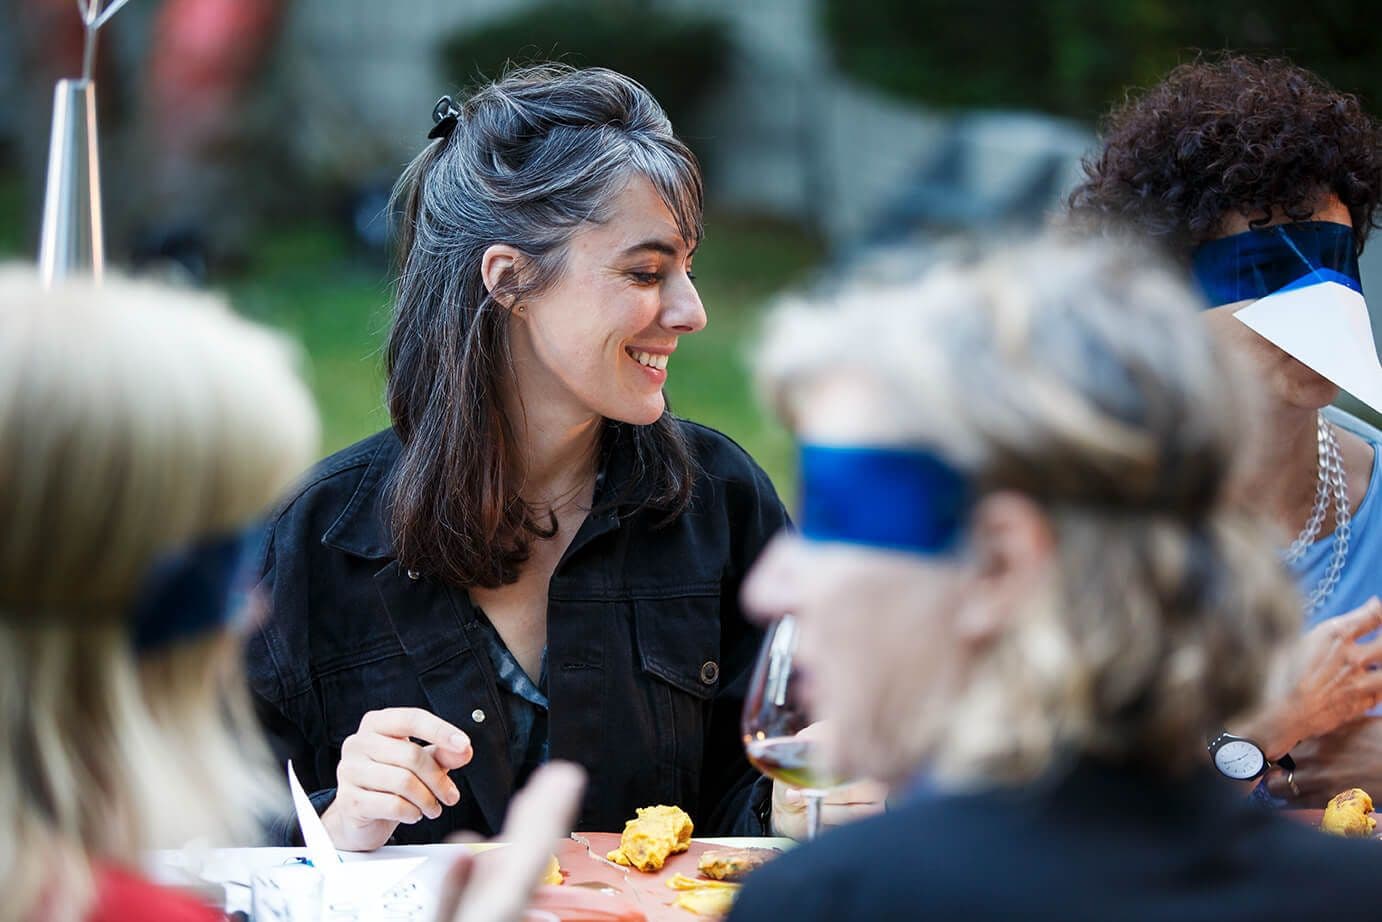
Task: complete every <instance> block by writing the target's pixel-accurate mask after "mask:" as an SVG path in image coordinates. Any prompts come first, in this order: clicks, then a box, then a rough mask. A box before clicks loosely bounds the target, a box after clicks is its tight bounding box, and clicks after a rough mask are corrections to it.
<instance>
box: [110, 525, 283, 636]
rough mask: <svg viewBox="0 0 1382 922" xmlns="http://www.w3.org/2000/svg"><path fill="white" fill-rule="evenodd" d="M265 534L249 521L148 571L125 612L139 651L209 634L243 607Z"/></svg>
mask: <svg viewBox="0 0 1382 922" xmlns="http://www.w3.org/2000/svg"><path fill="white" fill-rule="evenodd" d="M266 537H267V533H266V531H265V529H264V527H263V526H262V525H254V526H251V527H250V528H247V529H245V530H244V531H240V532H237V533H235V534H231V535H224V536H219V537H215V538H208V539H206V540H203V541H199V542H197V543H195V544H192V545H189V546H188V547H186V548H183V549H182V550H179V551H175V552H173V553H171V554H168V555H167V556H165V557H163V558H162V559H160V560H159V561H157V562H156V563H155V564H154V565H153V567H152V568H151V569H150V570H149V574H148V576H146V577H145V579H144V584H143V586H142V587H141V588H140V591H139V595H138V597H137V598H136V600H135V604H134V607H133V609H132V610H131V612H130V618H131V620H130V630H131V632H132V634H133V637H134V646H135V649H136V650H138V651H139V652H140V653H147V652H151V651H155V650H161V649H164V648H165V647H168V646H170V645H172V644H174V643H177V642H179V641H183V640H188V639H191V638H194V637H200V636H202V635H205V634H209V633H210V632H212V631H213V630H215V629H217V628H220V627H223V626H225V625H226V624H229V623H230V622H232V621H234V620H235V619H236V617H237V616H239V615H240V614H241V613H242V612H244V611H245V609H246V606H247V605H248V603H249V596H250V593H251V592H252V591H253V590H254V586H255V582H256V577H257V575H258V568H259V561H260V557H261V555H262V553H263V549H264V542H265V539H266Z"/></svg>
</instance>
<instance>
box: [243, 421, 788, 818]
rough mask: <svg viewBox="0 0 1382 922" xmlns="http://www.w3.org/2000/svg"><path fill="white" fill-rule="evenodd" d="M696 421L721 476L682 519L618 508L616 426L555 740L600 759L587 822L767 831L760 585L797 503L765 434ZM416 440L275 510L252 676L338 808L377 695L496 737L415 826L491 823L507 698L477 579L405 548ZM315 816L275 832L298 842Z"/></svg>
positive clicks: (278, 725)
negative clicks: (656, 812)
mask: <svg viewBox="0 0 1382 922" xmlns="http://www.w3.org/2000/svg"><path fill="white" fill-rule="evenodd" d="M681 425H682V426H683V427H684V429H685V431H686V434H687V438H688V440H689V442H690V444H691V448H692V452H693V454H694V456H695V458H696V460H697V461H698V463H699V465H700V467H701V469H702V471H703V474H702V475H701V476H700V477H699V478H698V480H697V483H696V485H695V492H694V497H693V499H692V502H691V504H690V506H688V507H687V509H686V510H685V511H684V512H682V513H681V514H680V515H679V516H677V517H676V518H675V519H674V520H673V521H671V522H670V523H666V522H665V519H666V513H665V512H659V511H657V510H655V509H643V510H641V511H639V510H636V508H635V505H634V504H633V503H626V504H623V505H615V506H613V507H610V505H609V504H602V502H601V499H602V497H613V496H619V495H621V492H623V491H621V487H622V485H624V484H628V483H631V482H632V480H631V478H632V477H633V473H634V458H633V457H632V454H633V452H632V450H631V449H630V448H629V445H628V439H626V438H620V437H618V435H617V432H618V427H614V428H615V432H616V436H615V437H613V438H610V439H607V440H606V446H607V447H606V450H605V455H604V459H603V462H602V464H603V473H604V476H603V477H602V486H601V489H600V491H599V495H597V497H596V508H597V511H596V512H594V513H592V514H591V515H590V516H588V517H587V519H586V521H585V522H584V523H583V524H582V525H581V527H580V529H579V530H578V532H577V534H576V536H575V538H574V540H573V541H572V543H571V546H570V548H569V549H568V550H567V552H566V555H565V556H564V557H563V558H562V560H561V562H560V563H559V564H558V565H557V568H556V571H555V572H554V573H553V575H552V580H551V584H550V591H549V596H548V598H549V602H548V610H547V664H548V682H549V697H550V699H551V711H550V724H549V739H550V752H551V757H552V758H553V759H567V760H571V761H574V762H578V763H580V764H581V765H583V766H585V768H586V771H587V772H588V773H589V784H588V787H587V791H586V795H585V802H584V804H583V807H582V811H581V814H580V816H579V819H578V822H577V828H578V829H585V830H619V829H622V828H623V825H624V821H625V820H627V819H629V818H631V817H632V816H633V814H634V809H635V808H636V807H642V806H647V805H650V804H659V803H664V804H677V805H680V806H682V807H683V808H685V809H686V810H687V811H688V812H689V813H690V814H691V816H692V818H693V820H694V821H695V824H696V832H697V834H698V835H758V834H763V833H764V832H766V830H765V829H764V826H763V818H764V816H765V813H766V810H765V805H766V801H767V795H768V793H769V790H770V788H769V787H768V786H767V784H765V783H764V782H763V781H762V780H761V779H759V778H758V776H757V775H756V773H755V772H753V770H752V769H751V768H750V767H749V765H748V763H747V761H746V760H745V757H744V752H743V746H742V744H741V741H740V736H739V717H740V710H741V707H742V704H743V698H744V694H745V690H746V686H747V683H748V680H749V674H750V672H751V671H752V668H753V662H754V657H755V654H756V652H757V649H758V644H759V640H760V632H759V631H758V630H756V629H755V628H753V627H751V626H750V625H749V624H748V623H747V622H746V621H745V620H744V617H743V615H742V614H741V612H740V610H739V601H738V596H739V587H740V584H741V583H742V581H743V578H744V574H745V571H746V570H747V568H748V566H749V564H750V563H751V562H752V561H753V559H754V557H755V556H756V555H757V554H758V552H759V551H760V550H761V549H762V548H763V545H764V544H765V543H766V542H767V540H768V539H769V538H770V537H771V536H772V535H773V533H774V532H776V531H777V530H778V529H779V528H781V527H782V526H783V525H784V524H785V523H786V521H787V516H786V512H785V511H784V509H783V507H782V503H781V501H780V500H779V499H778V498H777V494H776V493H775V492H774V490H773V487H772V484H771V483H770V482H769V481H768V478H767V476H766V475H765V474H764V473H763V471H762V470H760V469H759V468H758V466H757V465H756V464H755V463H754V462H753V460H752V459H751V458H750V457H749V456H748V454H747V453H745V452H744V451H743V449H741V448H740V447H739V446H738V445H736V444H734V443H733V442H732V441H731V440H729V439H728V438H726V437H725V436H723V435H721V434H720V433H718V432H715V431H714V430H711V429H707V428H705V427H703V426H699V425H696V424H693V423H688V422H682V423H681ZM399 450H400V444H399V442H398V439H397V437H396V436H395V435H394V434H393V432H392V430H386V431H384V432H381V433H378V434H376V435H374V436H372V437H370V438H368V439H366V440H365V441H363V442H360V443H358V444H356V445H354V446H352V447H350V448H347V449H345V450H343V451H341V452H339V453H337V454H335V455H333V456H331V457H329V458H327V459H326V460H325V461H323V462H322V463H321V464H319V465H318V466H317V467H316V468H315V469H314V470H313V471H311V472H310V473H309V475H308V476H307V478H306V480H305V481H304V483H303V485H302V486H301V487H300V489H299V491H298V492H297V493H296V495H294V496H293V497H291V498H290V499H289V500H288V502H287V503H286V505H285V506H284V507H283V509H282V510H281V511H280V512H279V514H278V515H277V517H276V519H275V520H274V521H273V523H272V529H271V536H270V542H269V546H268V551H267V557H266V560H265V570H264V586H265V588H266V590H267V591H268V592H269V594H270V599H271V614H270V616H269V618H268V619H267V620H266V621H265V623H264V624H263V625H262V627H261V628H260V629H259V630H258V631H257V632H256V633H255V635H254V636H252V638H251V639H250V642H249V648H248V654H247V658H248V671H249V677H250V686H251V689H252V691H253V693H254V698H255V703H256V706H257V708H258V711H259V714H260V719H261V721H262V722H263V725H264V727H265V729H266V731H267V732H268V734H269V738H270V741H271V743H272V745H273V747H274V750H275V752H276V754H277V755H278V756H279V757H280V758H282V759H288V758H291V759H292V760H293V765H294V767H295V769H296V771H297V773H298V777H299V778H300V779H301V780H302V783H303V786H304V787H305V788H306V790H307V791H308V792H313V796H312V799H313V802H314V803H315V804H316V806H317V808H318V809H319V810H321V809H324V808H325V807H326V805H327V804H329V803H330V801H331V798H332V796H333V795H334V785H335V779H336V764H337V762H338V761H339V760H340V755H341V752H340V748H341V743H342V742H343V741H344V740H345V738H346V737H347V736H349V735H350V734H352V733H354V732H355V730H356V728H357V727H358V726H359V724H360V718H361V717H362V716H363V715H364V714H365V712H367V711H370V710H374V709H377V708H385V707H403V706H409V707H419V708H425V709H427V710H429V711H431V712H433V713H435V714H437V715H438V716H440V717H442V718H443V719H445V720H448V721H450V722H451V723H453V724H455V725H456V726H458V727H460V728H461V729H462V730H464V731H465V732H466V733H468V734H470V737H471V740H472V742H473V744H474V750H475V755H474V759H473V760H472V761H471V763H470V764H469V765H467V766H465V767H464V768H461V769H458V770H457V771H455V772H453V773H452V777H453V779H455V780H456V782H457V785H458V786H459V788H460V790H461V800H460V803H459V804H458V805H457V806H455V807H451V808H448V809H445V810H444V811H443V813H442V815H441V816H440V817H439V818H438V819H436V820H428V819H426V818H424V819H423V820H421V821H420V822H418V823H416V824H414V825H411V826H409V825H402V826H400V827H399V828H398V831H397V833H396V835H395V839H394V841H396V842H398V843H400V844H403V843H419V842H437V841H440V840H441V839H442V838H443V837H444V836H446V835H447V834H449V833H451V832H453V831H456V830H461V829H468V830H474V831H477V832H480V833H482V834H487V835H491V834H494V833H495V832H497V831H498V830H499V828H500V824H501V822H502V820H503V816H504V811H505V809H506V808H507V806H508V802H509V798H510V797H511V796H512V794H513V793H514V790H513V788H514V777H513V775H514V772H513V766H511V765H510V764H509V755H508V743H507V740H508V732H507V728H506V727H505V723H506V717H505V712H504V708H503V706H502V704H501V699H500V696H499V693H498V691H497V689H496V686H495V676H494V674H493V669H492V667H491V665H490V663H489V661H488V659H487V658H486V657H485V655H484V653H483V651H482V650H481V649H480V647H479V645H478V640H477V635H476V630H477V628H476V623H477V613H476V611H475V609H474V608H473V607H472V605H471V604H470V601H469V597H468V595H467V594H466V593H465V592H464V591H463V590H458V589H455V588H452V587H449V586H447V585H444V584H442V583H440V582H438V581H435V580H431V579H427V578H419V579H414V578H410V576H409V574H408V573H406V572H405V571H404V570H403V569H402V568H401V567H400V566H399V563H398V561H397V560H396V559H395V558H394V556H393V552H392V550H391V548H390V540H389V535H388V532H387V528H386V526H385V521H386V517H385V514H384V492H385V487H386V483H387V480H388V476H389V474H390V471H391V469H392V467H393V466H394V464H395V463H396V462H397V459H398V454H399ZM635 498H636V497H635ZM602 508H603V509H604V511H600V510H601V509H602ZM294 826H295V824H288V823H284V824H281V825H280V828H279V829H277V830H276V831H275V833H274V838H275V839H276V840H278V841H280V842H283V843H285V844H286V843H287V842H289V841H291V840H292V836H293V834H294V833H295V832H296V830H295V828H293V827H294Z"/></svg>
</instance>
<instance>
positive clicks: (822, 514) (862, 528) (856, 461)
mask: <svg viewBox="0 0 1382 922" xmlns="http://www.w3.org/2000/svg"><path fill="white" fill-rule="evenodd" d="M800 459H801V496H802V501H801V523H800V524H801V534H802V536H803V537H805V538H807V539H809V540H812V541H829V542H842V543H845V544H860V545H864V546H866V547H876V548H883V549H887V550H893V551H903V552H907V553H912V554H921V555H924V556H936V555H941V554H946V553H948V552H950V551H953V550H954V549H955V548H956V547H958V546H959V544H960V541H961V539H962V538H963V535H964V529H965V523H966V522H967V521H968V518H969V511H970V506H971V504H972V501H973V490H972V487H971V485H970V482H969V479H968V478H967V477H966V476H965V475H964V474H963V473H961V472H960V471H958V470H956V469H955V468H953V467H951V466H950V465H949V464H948V463H946V462H945V461H943V460H942V459H940V458H938V457H936V456H935V455H933V454H931V453H929V452H925V451H917V450H910V449H902V448H863V447H843V446H833V445H813V444H809V443H807V444H803V445H802V446H801V453H800Z"/></svg>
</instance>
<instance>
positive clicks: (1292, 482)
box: [1243, 405, 1319, 536]
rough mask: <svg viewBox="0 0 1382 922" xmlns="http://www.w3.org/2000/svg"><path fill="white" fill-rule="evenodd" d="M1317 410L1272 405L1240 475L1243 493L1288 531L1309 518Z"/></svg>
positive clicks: (1292, 532)
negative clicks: (1244, 474)
mask: <svg viewBox="0 0 1382 922" xmlns="http://www.w3.org/2000/svg"><path fill="white" fill-rule="evenodd" d="M1318 418H1319V411H1317V410H1307V409H1302V408H1300V407H1290V406H1282V405H1277V406H1274V407H1273V408H1272V411H1271V412H1270V413H1269V414H1268V415H1267V424H1266V430H1265V432H1264V433H1263V435H1264V436H1265V438H1264V439H1263V440H1262V442H1261V446H1260V448H1259V450H1258V452H1257V455H1256V463H1255V464H1254V465H1253V468H1252V471H1251V472H1250V473H1249V475H1248V476H1247V478H1246V479H1245V481H1244V484H1243V489H1244V495H1245V496H1247V497H1250V498H1251V502H1252V504H1253V505H1254V506H1255V507H1257V508H1259V509H1262V510H1264V511H1265V512H1266V513H1267V514H1268V515H1270V516H1271V518H1272V519H1273V520H1274V521H1275V522H1276V523H1277V524H1278V525H1279V526H1280V527H1281V528H1282V530H1283V531H1284V532H1285V533H1286V534H1287V535H1288V536H1294V535H1295V533H1296V532H1298V531H1300V529H1301V528H1302V527H1303V526H1304V525H1305V523H1306V520H1308V519H1309V518H1310V512H1311V510H1312V509H1313V507H1314V504H1315V492H1316V488H1317V484H1318V478H1319V435H1318V433H1319V429H1318V425H1319V424H1318Z"/></svg>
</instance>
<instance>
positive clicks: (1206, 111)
mask: <svg viewBox="0 0 1382 922" xmlns="http://www.w3.org/2000/svg"><path fill="white" fill-rule="evenodd" d="M1103 138H1104V147H1103V150H1102V151H1101V152H1099V153H1096V154H1093V155H1091V156H1089V157H1087V158H1086V159H1085V161H1084V172H1085V180H1084V181H1083V182H1082V183H1081V184H1080V185H1079V186H1078V187H1076V189H1075V191H1074V192H1072V193H1071V195H1070V199H1069V206H1070V210H1071V217H1072V218H1073V219H1074V220H1075V221H1076V222H1077V223H1080V224H1085V225H1092V226H1121V227H1124V228H1125V229H1127V230H1130V231H1132V232H1134V233H1139V234H1142V235H1146V236H1150V237H1153V238H1155V239H1157V240H1159V241H1160V242H1162V243H1163V245H1165V246H1166V247H1167V248H1168V249H1169V250H1171V251H1172V252H1176V253H1180V254H1181V255H1185V254H1187V253H1188V252H1189V250H1190V248H1191V247H1193V246H1194V245H1195V244H1197V243H1199V242H1201V241H1203V240H1204V239H1206V238H1207V237H1209V236H1211V235H1213V234H1214V233H1215V231H1216V229H1217V228H1218V227H1219V226H1220V224H1221V222H1222V221H1223V219H1224V216H1225V215H1227V214H1229V213H1230V212H1234V211H1236V212H1238V213H1239V214H1241V215H1243V216H1244V217H1245V218H1249V219H1250V221H1251V223H1252V224H1253V225H1257V224H1265V223H1267V221H1268V218H1267V216H1268V215H1271V214H1273V213H1275V212H1278V211H1279V212H1281V213H1284V214H1285V215H1286V216H1287V217H1289V218H1290V219H1291V220H1293V221H1301V220H1306V219H1308V218H1309V217H1310V215H1311V214H1312V213H1314V212H1315V211H1316V210H1317V205H1318V202H1319V196H1320V195H1321V194H1322V193H1323V192H1325V191H1326V190H1328V191H1332V192H1333V193H1334V194H1335V195H1337V196H1338V197H1339V199H1340V201H1342V202H1343V204H1344V205H1345V206H1347V207H1348V210H1349V214H1350V215H1351V217H1352V219H1353V233H1354V239H1355V241H1356V245H1357V249H1358V251H1359V252H1360V253H1361V252H1362V249H1363V243H1364V241H1365V240H1366V239H1367V236H1368V233H1369V231H1371V230H1372V228H1373V227H1374V226H1377V225H1376V218H1377V206H1378V199H1379V197H1380V196H1382V126H1379V124H1378V122H1377V120H1376V119H1374V118H1373V117H1372V116H1371V115H1369V114H1368V113H1367V112H1365V111H1364V110H1363V107H1362V105H1361V104H1360V103H1359V101H1358V98H1357V97H1356V96H1353V95H1351V94H1347V93H1340V92H1338V91H1337V90H1335V89H1334V88H1333V87H1331V86H1329V85H1328V84H1327V83H1325V82H1324V80H1322V79H1321V78H1320V77H1319V76H1317V75H1315V74H1313V73H1311V72H1310V71H1308V70H1305V69H1304V68H1301V67H1297V66H1295V65H1293V64H1291V63H1290V62H1288V61H1283V60H1278V59H1266V60H1262V59H1256V58H1250V57H1245V56H1242V55H1227V56H1224V57H1221V58H1218V59H1215V60H1208V61H1206V60H1199V61H1195V62H1193V63H1189V64H1182V65H1181V66H1179V67H1177V68H1176V69H1175V70H1173V71H1171V73H1170V74H1168V75H1167V76H1166V79H1164V80H1162V81H1161V82H1160V83H1159V84H1157V85H1156V86H1154V87H1152V88H1151V89H1149V90H1147V91H1146V92H1144V93H1141V94H1140V95H1130V96H1129V98H1128V99H1127V100H1126V101H1125V102H1123V103H1122V104H1121V105H1119V106H1117V107H1115V108H1114V109H1113V111H1112V112H1111V113H1110V114H1109V115H1108V117H1107V118H1106V120H1105V123H1104V130H1103Z"/></svg>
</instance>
